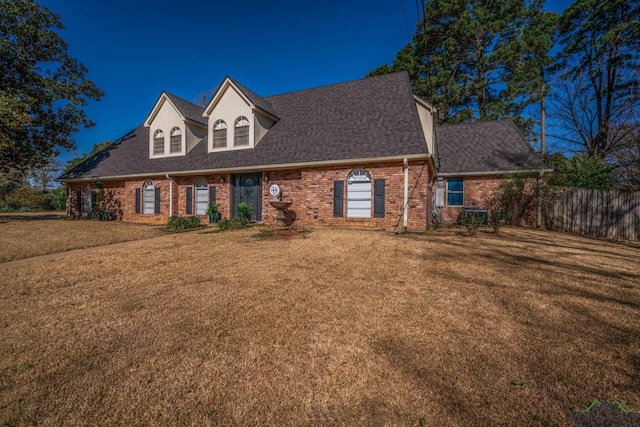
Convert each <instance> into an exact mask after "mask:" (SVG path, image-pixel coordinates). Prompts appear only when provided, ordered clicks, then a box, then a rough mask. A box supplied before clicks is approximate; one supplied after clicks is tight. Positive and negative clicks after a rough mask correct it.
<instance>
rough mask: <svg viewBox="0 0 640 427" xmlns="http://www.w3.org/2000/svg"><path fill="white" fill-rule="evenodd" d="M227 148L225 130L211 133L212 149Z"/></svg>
mask: <svg viewBox="0 0 640 427" xmlns="http://www.w3.org/2000/svg"><path fill="white" fill-rule="evenodd" d="M226 146H227V129H226V128H224V129H218V130H214V131H213V148H224V147H226Z"/></svg>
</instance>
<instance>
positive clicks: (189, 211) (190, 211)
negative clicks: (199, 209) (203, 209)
mask: <svg viewBox="0 0 640 427" xmlns="http://www.w3.org/2000/svg"><path fill="white" fill-rule="evenodd" d="M192 200H193V188H191V187H187V215H193V202H192Z"/></svg>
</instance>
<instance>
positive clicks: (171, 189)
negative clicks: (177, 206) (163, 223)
mask: <svg viewBox="0 0 640 427" xmlns="http://www.w3.org/2000/svg"><path fill="white" fill-rule="evenodd" d="M165 176H166V177H167V179H168V180H169V216H170V217H172V216H173V179H172V178H171V177H170V176H169V174H166V175H165Z"/></svg>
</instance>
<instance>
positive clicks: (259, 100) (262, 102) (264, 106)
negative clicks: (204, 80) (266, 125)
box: [229, 77, 278, 117]
mask: <svg viewBox="0 0 640 427" xmlns="http://www.w3.org/2000/svg"><path fill="white" fill-rule="evenodd" d="M229 80H231V81H232V82H233V83H234V84H235V85H236V86H237V87H238V89H240V90H241V91H242V93H243V94H244V95H245V96H246V97H247V98H249V101H251V103H253V105H255V106H256V107H258V108H260V109H261V110H263V111H265V112H267V113H269V114H271V115H272V116H274V117H278V115H277V114H276V111H275V110H274V108H273V106H272V105H271V104H270V103H269V101H267V100H266V99H264V98H263V97H261V96H260V95H258V94H257V93H255V92H253V91H252V90H251V89H249V88H248V87H246V86H244V85H243V84H241V83H240V82H237V81H235V80H234V79H232V78H231V77H229Z"/></svg>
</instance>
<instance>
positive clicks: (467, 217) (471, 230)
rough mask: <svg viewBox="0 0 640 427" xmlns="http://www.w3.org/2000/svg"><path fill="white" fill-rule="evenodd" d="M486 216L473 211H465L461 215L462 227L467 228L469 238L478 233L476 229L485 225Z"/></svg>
mask: <svg viewBox="0 0 640 427" xmlns="http://www.w3.org/2000/svg"><path fill="white" fill-rule="evenodd" d="M485 220H486V215H485V214H481V213H480V212H475V211H471V210H470V211H466V212H463V214H462V220H461V222H462V225H463V226H464V227H466V228H467V234H468V235H469V236H475V235H476V234H477V233H478V227H480V226H481V225H482V224H483V223H485Z"/></svg>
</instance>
